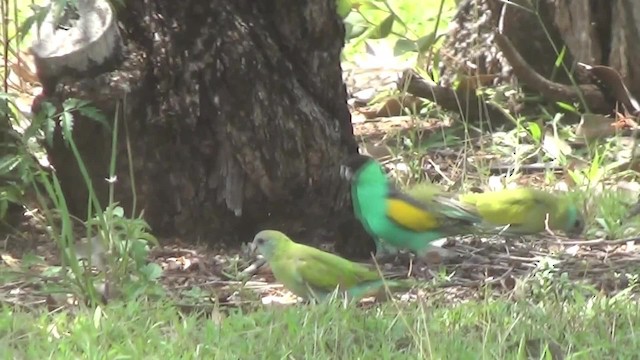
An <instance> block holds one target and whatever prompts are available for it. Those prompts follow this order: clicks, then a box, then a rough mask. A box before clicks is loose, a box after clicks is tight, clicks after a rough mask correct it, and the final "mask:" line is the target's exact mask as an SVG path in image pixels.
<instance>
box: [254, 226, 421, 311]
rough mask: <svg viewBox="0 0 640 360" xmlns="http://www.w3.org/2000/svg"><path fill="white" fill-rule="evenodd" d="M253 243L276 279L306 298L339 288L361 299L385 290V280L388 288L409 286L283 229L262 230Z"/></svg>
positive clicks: (352, 297)
mask: <svg viewBox="0 0 640 360" xmlns="http://www.w3.org/2000/svg"><path fill="white" fill-rule="evenodd" d="M252 244H253V246H254V247H255V248H256V249H257V251H258V252H259V253H260V254H262V256H264V258H265V259H266V260H267V262H268V263H269V265H270V267H271V271H272V272H273V275H274V276H275V278H276V280H278V281H279V282H281V283H282V284H283V285H284V286H285V287H286V288H287V289H289V290H290V291H291V292H293V293H294V294H296V295H298V296H300V297H304V298H307V299H309V298H316V299H323V298H325V297H326V296H327V295H329V294H331V293H332V292H334V291H335V290H336V288H338V289H339V291H341V292H345V293H346V294H347V296H348V297H349V298H351V299H361V298H363V297H367V296H377V295H379V294H381V293H383V292H384V285H385V283H386V285H387V286H388V287H389V288H394V287H400V288H407V287H409V283H407V282H403V281H398V280H384V279H383V278H382V277H381V275H380V274H379V273H378V271H376V270H375V269H373V268H372V267H369V266H367V265H364V264H359V263H354V262H351V261H349V260H347V259H344V258H341V257H340V256H337V255H334V254H331V253H328V252H324V251H322V250H319V249H316V248H313V247H311V246H307V245H303V244H298V243H296V242H294V241H293V240H291V239H290V238H289V237H288V236H287V235H285V234H284V233H282V232H280V231H276V230H263V231H260V232H259V233H258V234H256V235H255V237H254V239H253V243H252Z"/></svg>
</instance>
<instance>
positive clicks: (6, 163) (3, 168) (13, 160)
mask: <svg viewBox="0 0 640 360" xmlns="http://www.w3.org/2000/svg"><path fill="white" fill-rule="evenodd" d="M20 160H21V158H20V156H17V155H7V156H4V157H1V158H0V175H5V174H8V173H10V172H11V170H13V169H15V167H16V166H18V164H20Z"/></svg>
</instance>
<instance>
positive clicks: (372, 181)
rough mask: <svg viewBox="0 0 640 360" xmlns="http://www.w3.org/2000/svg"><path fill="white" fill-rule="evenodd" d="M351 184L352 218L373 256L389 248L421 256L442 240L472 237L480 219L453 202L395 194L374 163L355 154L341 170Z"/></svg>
mask: <svg viewBox="0 0 640 360" xmlns="http://www.w3.org/2000/svg"><path fill="white" fill-rule="evenodd" d="M340 174H341V176H342V177H343V178H345V179H347V180H349V181H350V182H351V199H352V201H353V210H354V213H355V216H356V217H357V218H358V220H360V222H361V223H362V225H363V226H364V228H365V229H366V230H367V232H368V233H369V234H370V235H371V236H372V237H373V238H374V240H375V242H376V256H377V257H379V256H381V255H382V254H383V253H385V252H388V250H389V247H391V248H393V249H409V250H411V251H413V252H415V253H416V254H417V255H418V256H421V257H422V256H424V255H426V253H427V252H428V250H429V246H430V245H429V244H430V243H431V242H432V241H434V240H437V239H441V238H443V237H446V236H451V235H457V234H464V233H472V232H474V230H473V228H474V227H473V224H475V223H480V222H482V218H481V217H480V216H479V215H478V214H477V213H476V212H475V209H474V208H473V207H470V206H468V205H466V204H463V203H461V202H459V201H458V200H456V199H453V198H450V197H446V196H442V195H441V194H438V193H435V192H434V193H433V194H431V195H432V196H431V197H430V198H429V199H422V200H419V199H417V198H415V197H413V196H411V195H409V194H406V193H402V192H400V191H399V190H397V189H396V188H395V187H394V186H393V185H392V184H391V183H390V181H389V179H388V178H387V175H386V173H385V171H384V169H383V168H382V165H380V163H379V162H377V161H376V160H375V159H373V158H371V157H369V156H366V155H362V154H356V155H352V156H350V157H348V158H347V159H346V160H345V162H344V163H343V165H342V166H341V168H340Z"/></svg>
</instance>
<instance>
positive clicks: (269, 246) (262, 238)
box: [250, 230, 291, 260]
mask: <svg viewBox="0 0 640 360" xmlns="http://www.w3.org/2000/svg"><path fill="white" fill-rule="evenodd" d="M288 242H291V239H289V238H288V237H287V235H285V234H283V233H282V232H280V231H276V230H262V231H260V232H259V233H257V234H256V236H254V237H253V242H251V245H250V247H251V251H253V252H256V251H257V252H258V253H259V254H260V255H262V256H264V257H265V259H267V260H269V259H271V258H272V257H273V256H274V255H275V254H276V253H277V251H278V248H280V247H282V246H283V245H284V244H286V243H288Z"/></svg>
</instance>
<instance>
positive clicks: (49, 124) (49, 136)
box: [44, 118, 56, 146]
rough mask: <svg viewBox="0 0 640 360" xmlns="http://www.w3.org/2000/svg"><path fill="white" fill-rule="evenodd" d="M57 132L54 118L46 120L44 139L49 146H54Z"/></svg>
mask: <svg viewBox="0 0 640 360" xmlns="http://www.w3.org/2000/svg"><path fill="white" fill-rule="evenodd" d="M55 131H56V122H55V120H53V119H52V118H48V119H46V120H45V126H44V137H45V140H46V141H47V144H48V145H49V146H53V133H54V132H55Z"/></svg>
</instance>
